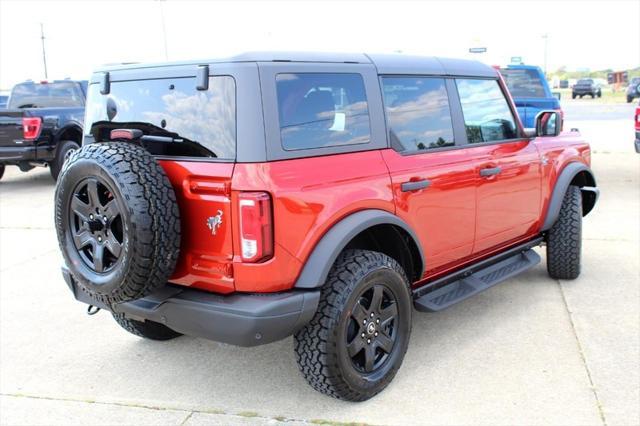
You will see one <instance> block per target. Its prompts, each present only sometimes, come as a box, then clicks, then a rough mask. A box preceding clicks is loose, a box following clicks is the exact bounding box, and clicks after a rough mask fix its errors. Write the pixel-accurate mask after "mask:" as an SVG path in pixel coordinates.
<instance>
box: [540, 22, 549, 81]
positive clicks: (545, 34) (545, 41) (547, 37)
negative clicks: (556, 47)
mask: <svg viewBox="0 0 640 426" xmlns="http://www.w3.org/2000/svg"><path fill="white" fill-rule="evenodd" d="M542 38H543V39H544V78H547V45H548V44H549V34H547V33H544V34H543V35H542Z"/></svg>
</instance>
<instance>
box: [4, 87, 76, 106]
mask: <svg viewBox="0 0 640 426" xmlns="http://www.w3.org/2000/svg"><path fill="white" fill-rule="evenodd" d="M83 103H84V96H83V94H82V89H81V88H80V85H79V84H78V83H75V82H72V81H62V82H55V83H42V84H35V83H31V82H28V83H20V84H17V85H16V86H15V87H14V88H13V90H12V91H11V96H10V98H9V108H56V107H66V108H74V107H82V106H83Z"/></svg>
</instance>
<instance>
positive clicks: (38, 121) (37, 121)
mask: <svg viewBox="0 0 640 426" xmlns="http://www.w3.org/2000/svg"><path fill="white" fill-rule="evenodd" d="M41 129H42V118H40V117H22V131H23V136H24V138H25V139H38V136H40V130H41Z"/></svg>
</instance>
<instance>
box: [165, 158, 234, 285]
mask: <svg viewBox="0 0 640 426" xmlns="http://www.w3.org/2000/svg"><path fill="white" fill-rule="evenodd" d="M159 163H160V165H161V166H162V168H163V169H164V171H165V173H166V174H167V176H168V177H169V181H171V184H172V185H173V188H174V190H175V192H176V197H177V201H178V206H179V208H180V222H181V232H182V241H181V249H180V257H179V259H178V265H177V267H176V271H175V272H174V274H173V276H172V277H171V279H170V281H171V282H172V283H175V284H181V285H186V286H190V287H195V288H200V289H203V290H207V291H213V292H218V293H230V292H232V291H234V281H233V235H232V229H233V228H232V218H231V177H232V175H233V168H234V164H233V163H227V162H220V163H215V162H191V161H163V160H160V161H159Z"/></svg>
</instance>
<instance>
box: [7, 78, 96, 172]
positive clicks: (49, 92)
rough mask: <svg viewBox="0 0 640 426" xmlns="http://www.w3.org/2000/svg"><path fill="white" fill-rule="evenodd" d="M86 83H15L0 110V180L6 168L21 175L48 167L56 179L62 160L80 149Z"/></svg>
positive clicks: (61, 81)
mask: <svg viewBox="0 0 640 426" xmlns="http://www.w3.org/2000/svg"><path fill="white" fill-rule="evenodd" d="M86 88H87V82H86V81H73V80H56V81H52V82H46V81H43V82H40V83H34V82H33V81H26V82H24V83H20V84H17V85H16V86H15V87H14V88H13V90H12V91H11V95H10V96H9V102H8V105H7V108H8V109H5V110H1V111H0V178H1V177H2V175H3V174H4V170H5V167H6V166H8V165H14V166H18V167H19V168H20V170H22V171H23V172H26V171H29V170H31V169H33V168H34V167H36V166H43V167H46V166H48V167H49V170H50V171H51V176H52V177H53V178H54V179H56V178H57V177H58V174H59V173H60V170H61V168H62V164H63V163H64V160H65V158H66V157H67V156H68V155H69V154H70V153H71V152H73V151H75V150H76V149H78V148H79V147H80V144H81V142H82V122H83V119H84V103H85V96H86Z"/></svg>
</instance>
